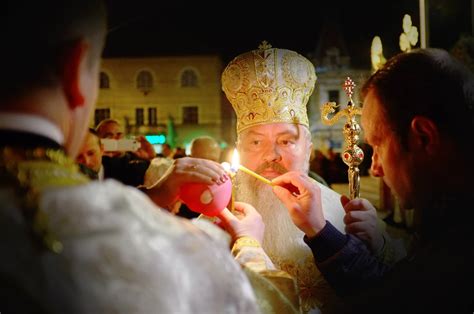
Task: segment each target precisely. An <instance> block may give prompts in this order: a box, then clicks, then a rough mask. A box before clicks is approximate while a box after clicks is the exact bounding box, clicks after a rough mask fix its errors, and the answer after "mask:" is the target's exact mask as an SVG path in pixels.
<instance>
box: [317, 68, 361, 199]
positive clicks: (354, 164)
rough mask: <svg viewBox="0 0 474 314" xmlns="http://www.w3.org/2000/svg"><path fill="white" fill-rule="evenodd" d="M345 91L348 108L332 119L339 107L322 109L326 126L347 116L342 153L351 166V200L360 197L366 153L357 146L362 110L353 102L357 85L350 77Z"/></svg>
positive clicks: (327, 104) (346, 162)
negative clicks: (330, 116)
mask: <svg viewBox="0 0 474 314" xmlns="http://www.w3.org/2000/svg"><path fill="white" fill-rule="evenodd" d="M343 87H344V90H345V92H346V94H347V97H348V98H349V102H348V104H347V107H346V108H345V109H343V110H340V111H339V112H338V113H336V114H335V115H334V116H333V117H332V118H328V115H329V114H333V113H334V112H336V108H337V107H338V106H339V105H337V104H336V103H335V102H327V103H325V104H324V105H323V107H321V119H322V120H323V123H324V124H326V125H333V124H334V123H336V122H337V121H338V120H339V119H340V118H341V117H342V116H346V118H347V122H346V124H344V129H343V133H344V140H345V142H346V147H345V150H344V151H343V152H342V154H341V157H342V160H343V161H344V163H345V164H346V165H348V166H349V169H348V170H347V174H348V177H349V191H350V197H351V199H354V198H358V197H359V192H360V190H359V188H360V176H359V167H358V166H359V165H360V163H361V162H362V160H364V152H363V151H362V149H361V148H360V147H359V146H357V142H358V141H359V134H360V126H359V124H358V123H357V121H356V116H357V115H360V114H361V108H360V107H356V106H355V105H354V102H353V101H352V95H353V93H354V88H355V83H354V81H352V80H351V78H350V77H347V79H346V80H345V82H344V85H343Z"/></svg>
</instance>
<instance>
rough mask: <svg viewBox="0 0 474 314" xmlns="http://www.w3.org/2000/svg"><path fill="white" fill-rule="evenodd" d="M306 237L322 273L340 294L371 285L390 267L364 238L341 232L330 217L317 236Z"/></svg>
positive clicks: (348, 293) (305, 239)
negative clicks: (367, 244)
mask: <svg viewBox="0 0 474 314" xmlns="http://www.w3.org/2000/svg"><path fill="white" fill-rule="evenodd" d="M304 241H305V242H306V244H307V245H308V246H309V247H310V248H311V251H312V252H313V256H314V259H315V262H316V265H317V267H318V268H319V270H320V271H321V273H322V274H323V275H324V277H325V278H326V280H327V281H328V282H329V284H330V285H331V286H332V287H333V288H334V289H335V290H336V292H337V293H338V294H339V295H341V296H345V295H350V294H351V293H352V292H354V291H355V290H357V289H360V288H368V287H370V286H372V285H373V284H375V283H377V282H379V281H380V280H381V279H382V277H383V276H384V275H385V274H386V273H387V271H389V270H390V266H388V265H386V264H384V263H382V262H381V261H380V260H379V259H378V258H377V257H376V256H375V255H373V254H372V253H371V252H370V251H369V249H368V248H367V246H366V245H365V244H364V243H363V242H362V241H361V240H359V239H358V238H357V237H354V236H352V235H345V234H343V233H341V232H339V230H337V229H336V228H335V227H334V226H333V225H332V224H331V223H330V222H329V221H327V222H326V226H325V227H324V228H323V229H322V230H321V231H320V232H319V233H318V235H317V236H315V237H313V238H308V237H306V236H305V238H304Z"/></svg>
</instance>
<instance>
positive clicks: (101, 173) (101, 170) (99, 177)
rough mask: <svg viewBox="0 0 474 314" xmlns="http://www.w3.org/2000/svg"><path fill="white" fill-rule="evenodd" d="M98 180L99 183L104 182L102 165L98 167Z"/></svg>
mask: <svg viewBox="0 0 474 314" xmlns="http://www.w3.org/2000/svg"><path fill="white" fill-rule="evenodd" d="M97 177H98V179H99V181H103V180H104V165H100V169H99V173H98V176H97Z"/></svg>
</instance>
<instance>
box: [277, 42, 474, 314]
mask: <svg viewBox="0 0 474 314" xmlns="http://www.w3.org/2000/svg"><path fill="white" fill-rule="evenodd" d="M362 95H363V98H364V106H363V109H362V126H363V128H364V132H365V137H366V140H367V142H368V143H369V144H370V145H371V146H372V147H373V156H372V167H371V170H372V173H373V175H375V176H380V177H383V179H384V181H385V183H386V184H387V185H388V186H389V187H390V188H391V189H392V191H394V193H395V195H396V197H397V198H398V200H399V202H400V205H401V206H402V207H404V208H415V230H416V232H415V234H414V239H413V242H412V243H413V245H412V247H411V250H410V253H409V254H408V256H407V258H405V259H403V260H401V261H400V262H398V263H396V264H395V265H393V266H389V265H387V264H385V263H384V262H383V261H381V260H380V259H379V258H378V257H377V256H375V255H373V254H372V253H371V252H370V251H369V250H368V249H367V246H366V245H365V244H363V243H362V242H361V241H360V240H359V239H358V238H356V237H354V236H353V235H350V232H349V233H348V235H344V234H342V233H340V232H339V231H338V230H337V229H335V228H334V227H333V226H332V225H331V223H330V222H328V221H326V220H325V218H324V214H323V211H322V206H321V196H320V190H319V189H318V188H317V187H316V186H315V185H313V184H310V181H309V180H308V178H307V176H306V175H304V174H301V173H296V172H292V173H287V174H284V175H282V176H280V177H279V178H276V179H274V180H273V183H274V184H275V185H277V186H276V187H274V192H275V193H276V194H277V195H278V197H280V199H281V200H282V201H283V202H284V203H285V204H286V206H287V207H288V208H289V212H290V215H291V217H292V219H293V222H294V223H295V224H296V225H297V226H298V227H299V228H300V229H301V230H303V231H304V232H305V234H306V235H305V242H306V243H307V244H308V245H309V246H310V248H311V249H312V251H313V255H314V258H315V262H316V264H317V266H318V268H319V269H320V270H321V272H322V273H323V275H324V276H325V278H326V279H327V280H328V282H329V283H330V284H331V285H332V286H333V287H334V288H335V289H336V290H337V292H338V293H339V294H340V295H341V296H344V299H345V301H346V304H345V305H346V307H345V310H346V311H348V312H356V313H367V312H371V313H372V312H377V313H387V312H389V313H407V312H414V313H422V312H423V313H433V312H444V313H472V310H473V309H474V307H473V295H472V289H469V287H470V286H471V285H472V282H473V280H474V278H473V270H472V265H474V260H473V245H472V243H473V240H474V238H473V228H472V226H471V220H470V219H467V217H468V215H469V214H468V213H470V212H472V210H473V200H474V197H473V194H472V178H473V177H474V166H473V163H472V153H473V152H474V145H473V143H474V142H473V141H472V135H471V133H472V129H473V127H474V78H473V74H472V72H470V71H469V70H468V69H467V68H466V67H464V66H463V65H461V64H460V63H458V62H457V61H456V60H455V59H454V58H453V57H452V56H450V55H449V54H448V53H447V52H445V51H443V50H439V49H426V50H421V49H420V50H414V51H412V52H410V53H404V54H400V55H397V56H395V57H394V58H392V59H391V60H389V61H388V62H387V63H386V65H385V66H384V67H383V68H382V69H380V70H378V71H377V72H376V73H374V74H373V75H372V76H371V77H370V78H369V80H368V81H367V82H366V83H365V85H364V87H363V90H362ZM288 184H292V185H294V186H296V187H297V188H298V190H299V193H297V194H291V193H290V192H289V191H288V190H287V189H285V188H284V187H285V185H288ZM342 203H343V205H344V209H345V210H346V212H347V214H346V217H345V223H346V230H348V229H350V228H351V227H354V226H356V225H357V224H358V223H361V222H359V217H360V215H361V214H363V213H364V212H365V211H366V210H368V208H370V207H371V205H370V203H369V202H368V201H367V200H364V199H354V200H351V201H349V200H348V199H346V198H343V199H342Z"/></svg>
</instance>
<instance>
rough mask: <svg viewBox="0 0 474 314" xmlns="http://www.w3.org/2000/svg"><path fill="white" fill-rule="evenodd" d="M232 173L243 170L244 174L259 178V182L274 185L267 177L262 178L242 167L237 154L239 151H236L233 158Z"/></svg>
mask: <svg viewBox="0 0 474 314" xmlns="http://www.w3.org/2000/svg"><path fill="white" fill-rule="evenodd" d="M231 169H232V171H234V172H237V170H242V171H243V172H245V173H247V174H249V175H251V176H253V177H254V178H257V179H258V180H260V181H262V182H264V183H266V184H268V185H273V183H272V181H270V180H268V179H267V178H265V177H262V176H261V175H259V174H257V173H255V172H253V171H252V170H250V169H248V168H246V167H244V166H242V165H241V164H240V160H239V153H238V152H237V149H234V155H233V156H232V167H231Z"/></svg>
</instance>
